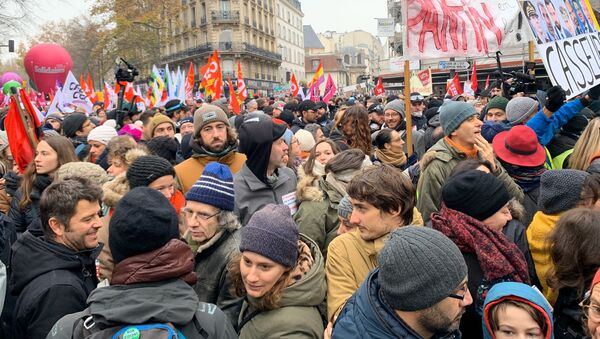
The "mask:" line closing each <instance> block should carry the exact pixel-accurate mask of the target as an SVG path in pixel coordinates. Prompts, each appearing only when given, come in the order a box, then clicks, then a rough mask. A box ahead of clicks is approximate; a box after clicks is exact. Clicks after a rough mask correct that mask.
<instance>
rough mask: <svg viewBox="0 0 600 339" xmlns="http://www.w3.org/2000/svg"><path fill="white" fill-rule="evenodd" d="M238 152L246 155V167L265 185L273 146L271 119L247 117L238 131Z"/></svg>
mask: <svg viewBox="0 0 600 339" xmlns="http://www.w3.org/2000/svg"><path fill="white" fill-rule="evenodd" d="M238 133H239V140H240V147H239V151H240V152H241V153H244V154H246V166H248V168H249V169H250V171H252V173H254V175H255V176H256V177H257V178H258V180H260V181H262V182H263V183H265V184H266V183H267V167H268V166H269V158H270V157H271V147H272V146H273V122H272V120H271V119H264V118H261V117H255V116H249V117H248V118H246V119H245V120H244V122H243V123H242V125H241V126H240V128H239V130H238Z"/></svg>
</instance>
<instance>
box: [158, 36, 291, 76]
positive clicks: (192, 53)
mask: <svg viewBox="0 0 600 339" xmlns="http://www.w3.org/2000/svg"><path fill="white" fill-rule="evenodd" d="M215 48H217V49H218V50H219V52H223V53H232V52H235V53H248V54H252V55H254V56H258V57H260V58H263V59H268V60H270V61H272V62H279V63H281V54H277V53H273V52H270V51H267V50H265V49H262V48H259V47H257V46H254V45H251V44H248V43H245V42H242V43H232V42H219V43H208V44H203V45H199V46H197V47H193V48H188V49H186V50H183V51H181V52H177V53H173V54H169V55H166V56H164V57H163V58H162V62H163V63H169V62H173V61H178V60H184V59H187V58H192V57H204V56H205V55H207V54H209V53H210V52H212V51H213V49H215ZM259 76H260V75H259V74H258V73H257V74H256V79H260V77H259ZM262 79H264V75H263V78H262Z"/></svg>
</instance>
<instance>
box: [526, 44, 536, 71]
mask: <svg viewBox="0 0 600 339" xmlns="http://www.w3.org/2000/svg"><path fill="white" fill-rule="evenodd" d="M527 45H528V47H529V61H531V62H535V44H534V43H533V41H529V43H528V44H527ZM529 73H530V74H531V75H535V67H534V68H533V69H532V70H531V72H529Z"/></svg>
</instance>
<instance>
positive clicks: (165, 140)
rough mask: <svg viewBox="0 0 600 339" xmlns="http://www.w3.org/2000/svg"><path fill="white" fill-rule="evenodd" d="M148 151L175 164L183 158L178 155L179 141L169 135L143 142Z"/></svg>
mask: <svg viewBox="0 0 600 339" xmlns="http://www.w3.org/2000/svg"><path fill="white" fill-rule="evenodd" d="M145 146H146V148H147V149H148V152H149V153H150V154H152V155H156V156H159V157H161V158H163V159H165V160H166V161H168V162H169V163H170V164H171V165H173V166H175V165H177V163H178V162H179V161H182V160H183V159H182V158H181V157H180V155H179V148H180V145H179V142H177V139H175V138H171V137H166V136H165V137H154V138H152V139H150V140H149V141H148V142H146V144H145Z"/></svg>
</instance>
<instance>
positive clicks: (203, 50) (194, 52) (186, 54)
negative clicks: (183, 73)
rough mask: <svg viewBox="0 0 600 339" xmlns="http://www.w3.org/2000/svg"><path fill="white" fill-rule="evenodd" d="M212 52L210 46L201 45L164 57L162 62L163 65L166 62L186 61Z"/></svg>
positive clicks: (211, 46)
mask: <svg viewBox="0 0 600 339" xmlns="http://www.w3.org/2000/svg"><path fill="white" fill-rule="evenodd" d="M212 50H213V45H212V44H203V45H199V46H196V47H193V48H188V49H186V50H183V51H181V52H177V53H173V54H169V55H166V56H164V57H163V58H162V61H163V63H168V62H172V61H177V60H182V59H187V58H191V57H198V56H201V55H203V54H208V53H210V52H212Z"/></svg>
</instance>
